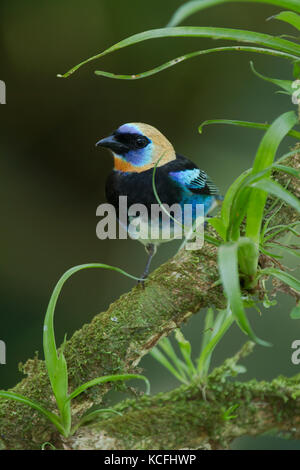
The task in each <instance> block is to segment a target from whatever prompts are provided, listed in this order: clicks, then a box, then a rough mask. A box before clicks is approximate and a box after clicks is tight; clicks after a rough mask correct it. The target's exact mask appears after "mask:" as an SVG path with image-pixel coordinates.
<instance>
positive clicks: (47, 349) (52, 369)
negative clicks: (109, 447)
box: [43, 263, 138, 433]
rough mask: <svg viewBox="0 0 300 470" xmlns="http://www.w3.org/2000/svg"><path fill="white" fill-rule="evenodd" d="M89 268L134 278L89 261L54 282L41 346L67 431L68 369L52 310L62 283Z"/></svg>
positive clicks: (68, 406)
mask: <svg viewBox="0 0 300 470" xmlns="http://www.w3.org/2000/svg"><path fill="white" fill-rule="evenodd" d="M90 268H101V269H109V270H113V271H117V272H119V273H121V274H124V275H125V276H127V277H130V278H133V279H135V280H138V278H135V277H134V276H131V275H130V274H128V273H126V272H125V271H123V270H122V269H120V268H115V267H113V266H109V265H106V264H101V263H91V264H82V265H79V266H75V267H73V268H71V269H69V270H68V271H66V272H65V273H64V274H63V275H62V277H61V278H60V279H59V281H58V283H57V284H56V286H55V288H54V290H53V292H52V295H51V298H50V301H49V304H48V308H47V312H46V315H45V320H44V332H43V346H44V355H45V362H46V367H47V371H48V375H49V379H50V383H51V387H52V390H53V393H54V395H55V398H56V402H57V406H58V409H59V411H60V414H61V419H62V422H63V426H64V428H65V429H67V433H68V432H69V431H70V427H71V409H70V404H69V403H68V402H67V398H68V371H67V364H66V360H65V357H64V355H63V347H64V345H63V346H62V350H61V353H60V354H59V355H58V352H57V349H56V342H55V334H54V311H55V307H56V303H57V300H58V297H59V294H60V292H61V289H62V287H63V285H64V283H65V282H66V281H67V279H69V277H71V276H72V275H73V274H75V273H76V272H78V271H80V270H82V269H90Z"/></svg>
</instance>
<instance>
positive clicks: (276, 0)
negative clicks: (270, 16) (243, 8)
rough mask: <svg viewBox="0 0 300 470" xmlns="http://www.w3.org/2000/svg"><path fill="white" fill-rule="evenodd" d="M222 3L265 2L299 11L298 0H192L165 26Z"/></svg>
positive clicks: (175, 23) (176, 23) (177, 22)
mask: <svg viewBox="0 0 300 470" xmlns="http://www.w3.org/2000/svg"><path fill="white" fill-rule="evenodd" d="M223 3H265V4H269V5H274V6H278V7H282V8H288V9H289V10H294V11H297V12H298V13H300V5H299V1H298V0H192V1H190V2H186V3H184V4H183V5H181V6H180V7H179V8H178V9H177V10H176V11H175V13H174V14H173V16H172V18H171V20H170V21H169V23H168V24H167V27H171V26H177V25H178V24H180V23H182V21H184V20H185V19H186V18H188V17H189V16H191V15H193V14H195V13H197V12H198V11H201V10H204V9H205V8H210V7H213V6H216V5H221V4H223Z"/></svg>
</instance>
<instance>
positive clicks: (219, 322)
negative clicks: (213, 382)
mask: <svg viewBox="0 0 300 470" xmlns="http://www.w3.org/2000/svg"><path fill="white" fill-rule="evenodd" d="M233 322H234V317H233V315H232V313H231V311H230V309H226V310H221V311H220V312H219V313H218V315H217V318H216V320H215V322H214V325H213V331H212V332H211V335H210V337H209V339H208V340H207V342H205V343H204V344H203V346H204V347H203V349H202V350H201V354H200V356H199V359H198V360H197V369H198V373H199V376H200V377H201V378H203V377H205V376H206V375H207V374H208V370H209V365H210V361H211V356H212V353H213V351H214V349H215V347H216V345H217V344H218V343H219V341H220V340H221V338H222V337H223V336H224V334H225V333H226V331H227V330H228V329H229V327H230V326H231V325H232V323H233Z"/></svg>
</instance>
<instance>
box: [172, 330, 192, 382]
mask: <svg viewBox="0 0 300 470" xmlns="http://www.w3.org/2000/svg"><path fill="white" fill-rule="evenodd" d="M175 338H176V341H177V343H178V345H179V348H180V351H181V354H182V356H183V358H184V360H185V363H186V365H187V367H188V372H189V377H190V378H192V377H193V376H194V375H195V374H196V369H195V366H194V364H193V361H192V348H191V343H190V342H189V341H187V340H186V339H185V337H184V336H183V334H182V332H181V331H180V330H179V329H176V330H175Z"/></svg>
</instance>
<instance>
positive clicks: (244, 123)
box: [198, 119, 300, 140]
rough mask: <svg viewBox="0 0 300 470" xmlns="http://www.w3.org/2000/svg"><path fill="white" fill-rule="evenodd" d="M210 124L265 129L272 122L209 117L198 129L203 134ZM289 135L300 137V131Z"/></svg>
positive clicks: (291, 132)
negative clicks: (205, 127)
mask: <svg viewBox="0 0 300 470" xmlns="http://www.w3.org/2000/svg"><path fill="white" fill-rule="evenodd" d="M210 124H229V125H231V126H239V127H251V128H252V129H263V130H267V129H269V128H270V126H271V124H265V123H261V122H249V121H239V120H234V119H209V120H207V121H204V122H203V123H202V124H200V126H199V128H198V131H199V132H200V134H202V131H203V127H204V126H207V125H210ZM287 135H290V136H291V137H295V139H298V140H299V139H300V132H297V131H292V130H291V131H289V132H288V134H287Z"/></svg>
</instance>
